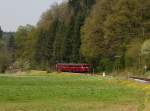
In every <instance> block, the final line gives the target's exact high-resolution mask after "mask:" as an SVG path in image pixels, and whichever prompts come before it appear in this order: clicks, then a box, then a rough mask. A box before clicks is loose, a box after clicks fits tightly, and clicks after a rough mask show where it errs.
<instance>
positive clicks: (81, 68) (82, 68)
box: [55, 63, 92, 73]
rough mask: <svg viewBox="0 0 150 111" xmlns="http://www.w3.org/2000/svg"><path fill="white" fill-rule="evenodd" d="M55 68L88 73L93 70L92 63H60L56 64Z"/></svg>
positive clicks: (59, 70)
mask: <svg viewBox="0 0 150 111" xmlns="http://www.w3.org/2000/svg"><path fill="white" fill-rule="evenodd" d="M55 69H56V71H58V72H74V73H88V72H91V71H92V65H91V64H66V63H58V64H56V66H55Z"/></svg>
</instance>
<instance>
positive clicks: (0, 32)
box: [0, 27, 3, 40]
mask: <svg viewBox="0 0 150 111" xmlns="http://www.w3.org/2000/svg"><path fill="white" fill-rule="evenodd" d="M2 35H3V31H2V29H1V27H0V40H1V39H2Z"/></svg>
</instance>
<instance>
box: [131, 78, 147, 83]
mask: <svg viewBox="0 0 150 111" xmlns="http://www.w3.org/2000/svg"><path fill="white" fill-rule="evenodd" d="M130 79H132V80H135V81H137V82H141V83H150V79H148V78H142V77H130Z"/></svg>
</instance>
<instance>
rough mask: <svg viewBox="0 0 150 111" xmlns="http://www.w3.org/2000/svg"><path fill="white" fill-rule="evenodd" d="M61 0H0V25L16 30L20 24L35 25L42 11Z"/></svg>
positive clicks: (5, 28)
mask: <svg viewBox="0 0 150 111" xmlns="http://www.w3.org/2000/svg"><path fill="white" fill-rule="evenodd" d="M62 1H63V0H0V26H1V28H2V30H3V31H16V30H17V28H18V26H20V25H23V26H24V25H26V24H31V25H36V23H37V22H38V20H39V19H40V17H41V15H42V13H43V12H44V11H46V10H47V9H48V8H50V6H52V5H53V4H55V3H57V2H58V3H60V2H62Z"/></svg>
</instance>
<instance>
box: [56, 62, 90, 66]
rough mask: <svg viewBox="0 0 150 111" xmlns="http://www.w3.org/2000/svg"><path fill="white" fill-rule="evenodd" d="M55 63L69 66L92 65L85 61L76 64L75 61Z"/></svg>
mask: <svg viewBox="0 0 150 111" xmlns="http://www.w3.org/2000/svg"><path fill="white" fill-rule="evenodd" d="M56 65H71V66H79V65H88V66H90V65H92V64H86V63H81V64H80V63H78V64H75V63H57V64H56Z"/></svg>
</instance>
